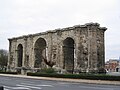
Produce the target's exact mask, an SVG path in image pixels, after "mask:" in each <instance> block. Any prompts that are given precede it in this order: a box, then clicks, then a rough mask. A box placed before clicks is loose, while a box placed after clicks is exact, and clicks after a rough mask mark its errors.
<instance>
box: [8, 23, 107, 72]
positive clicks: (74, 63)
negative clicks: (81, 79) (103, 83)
mask: <svg viewBox="0 0 120 90" xmlns="http://www.w3.org/2000/svg"><path fill="white" fill-rule="evenodd" d="M105 31H106V28H105V27H100V25H99V24H98V23H87V24H85V25H76V26H73V27H67V28H63V29H56V30H51V31H47V32H41V33H37V34H30V35H25V36H20V37H15V38H10V39H9V60H8V70H11V71H16V70H17V71H18V72H19V73H22V74H24V73H26V71H28V70H29V71H31V72H33V71H34V70H37V69H42V68H47V67H49V65H47V64H46V62H54V65H53V67H56V68H59V69H61V70H66V72H69V73H74V72H76V71H79V72H98V71H99V69H101V68H104V62H105V61H104V60H105V58H104V57H105V56H104V55H105V50H104V32H105ZM45 60H46V62H45ZM20 63H22V64H21V65H18V64H20Z"/></svg>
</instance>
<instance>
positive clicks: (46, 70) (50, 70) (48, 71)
mask: <svg viewBox="0 0 120 90" xmlns="http://www.w3.org/2000/svg"><path fill="white" fill-rule="evenodd" d="M40 72H41V73H55V70H54V69H53V68H44V69H41V71H40Z"/></svg>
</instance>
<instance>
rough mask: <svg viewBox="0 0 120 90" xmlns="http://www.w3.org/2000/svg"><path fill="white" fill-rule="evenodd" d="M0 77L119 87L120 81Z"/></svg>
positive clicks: (23, 76) (22, 76)
mask: <svg viewBox="0 0 120 90" xmlns="http://www.w3.org/2000/svg"><path fill="white" fill-rule="evenodd" d="M0 76H10V77H20V78H29V79H40V80H54V81H66V82H74V83H87V84H105V85H120V81H104V80H86V79H66V78H51V77H36V76H26V75H11V74H0Z"/></svg>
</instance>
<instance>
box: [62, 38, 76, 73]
mask: <svg viewBox="0 0 120 90" xmlns="http://www.w3.org/2000/svg"><path fill="white" fill-rule="evenodd" d="M63 45H64V46H63V53H64V62H63V63H64V64H63V68H64V69H66V70H67V71H68V72H70V73H73V71H74V40H73V39H72V38H70V37H68V38H66V39H65V40H64V41H63Z"/></svg>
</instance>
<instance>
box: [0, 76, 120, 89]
mask: <svg viewBox="0 0 120 90" xmlns="http://www.w3.org/2000/svg"><path fill="white" fill-rule="evenodd" d="M1 85H2V86H4V88H5V89H4V90H120V86H115V85H97V84H82V83H71V82H61V81H49V80H37V79H29V78H20V77H9V76H0V86H1Z"/></svg>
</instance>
